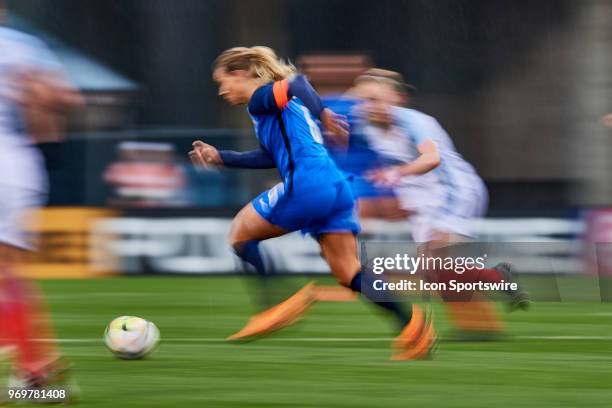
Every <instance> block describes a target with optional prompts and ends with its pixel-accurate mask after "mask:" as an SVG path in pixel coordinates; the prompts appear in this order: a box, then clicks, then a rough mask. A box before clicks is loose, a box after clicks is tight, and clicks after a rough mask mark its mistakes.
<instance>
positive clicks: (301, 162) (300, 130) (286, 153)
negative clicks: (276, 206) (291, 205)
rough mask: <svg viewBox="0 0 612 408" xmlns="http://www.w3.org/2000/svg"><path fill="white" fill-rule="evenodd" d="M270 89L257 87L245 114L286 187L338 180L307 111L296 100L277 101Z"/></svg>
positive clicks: (320, 136) (319, 135)
mask: <svg viewBox="0 0 612 408" xmlns="http://www.w3.org/2000/svg"><path fill="white" fill-rule="evenodd" d="M277 84H278V83H277ZM273 87H274V85H272V84H269V85H265V86H262V87H260V88H259V89H258V90H257V91H256V92H255V93H254V94H253V97H252V98H251V101H250V102H249V107H248V112H249V115H250V116H251V119H252V120H253V123H254V125H255V133H256V135H257V139H258V140H259V143H260V144H261V147H262V148H263V149H264V150H266V151H267V152H268V154H269V155H270V156H271V157H272V158H273V160H274V163H275V164H276V167H277V169H278V171H279V173H280V176H281V178H282V179H283V181H284V183H285V185H286V187H287V188H288V189H289V190H291V189H293V188H294V187H295V185H296V183H297V182H298V181H297V180H298V179H300V181H301V182H309V184H310V183H314V184H316V183H321V182H331V183H333V182H335V181H337V180H339V179H341V178H342V174H341V173H340V172H339V171H338V168H337V167H336V165H335V163H334V162H333V160H331V158H330V157H329V155H328V153H327V150H326V149H325V146H324V145H323V138H322V135H321V131H320V130H319V127H318V125H317V124H316V123H315V121H314V119H313V117H312V115H311V114H310V111H309V110H308V109H307V108H306V106H304V104H303V103H302V102H301V101H300V100H299V99H298V98H291V99H286V100H283V99H282V98H281V99H280V100H279V97H278V93H276V95H277V96H275V93H274V91H273V89H274V88H273Z"/></svg>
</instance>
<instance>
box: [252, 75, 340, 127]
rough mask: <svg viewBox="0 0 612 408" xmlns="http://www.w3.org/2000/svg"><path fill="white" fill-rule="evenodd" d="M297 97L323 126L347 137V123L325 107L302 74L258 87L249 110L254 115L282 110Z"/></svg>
mask: <svg viewBox="0 0 612 408" xmlns="http://www.w3.org/2000/svg"><path fill="white" fill-rule="evenodd" d="M293 97H296V98H299V99H300V100H301V101H302V102H303V103H304V106H306V108H307V109H308V110H309V111H310V113H311V114H312V115H313V116H314V117H315V118H317V119H319V120H320V121H321V123H322V124H323V127H324V128H325V129H326V130H327V131H329V132H331V133H333V134H334V135H336V136H337V137H341V138H346V137H348V124H347V123H346V121H345V120H343V118H342V117H341V116H339V115H336V114H335V113H334V112H333V111H332V110H331V109H329V108H326V107H325V106H324V105H323V102H322V101H321V98H320V97H319V94H317V91H315V90H314V88H313V87H312V85H310V83H309V82H308V80H307V79H306V77H305V76H304V75H296V76H295V77H293V78H292V79H290V80H289V79H283V80H282V81H276V82H274V83H272V84H267V85H264V86H261V87H259V88H258V89H257V90H256V91H255V92H254V93H253V96H252V97H251V100H250V101H249V112H251V113H252V114H254V115H262V114H271V113H277V112H280V111H282V110H283V109H284V108H285V107H286V106H287V104H288V103H289V101H290V100H291V98H293Z"/></svg>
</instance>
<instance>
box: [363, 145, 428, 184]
mask: <svg viewBox="0 0 612 408" xmlns="http://www.w3.org/2000/svg"><path fill="white" fill-rule="evenodd" d="M417 150H418V152H419V157H417V158H416V159H415V160H413V161H411V162H410V163H405V164H401V165H398V166H391V167H387V168H384V169H379V170H375V171H373V172H372V173H370V175H369V179H370V180H372V181H373V182H374V183H377V184H382V185H394V184H396V183H397V182H398V181H399V180H400V179H401V178H402V177H404V176H415V175H419V174H425V173H427V172H429V171H431V170H433V169H435V168H436V167H438V166H439V165H440V154H439V152H438V148H437V147H436V144H435V143H434V141H433V140H431V139H426V140H424V141H423V142H421V143H420V144H419V145H418V146H417Z"/></svg>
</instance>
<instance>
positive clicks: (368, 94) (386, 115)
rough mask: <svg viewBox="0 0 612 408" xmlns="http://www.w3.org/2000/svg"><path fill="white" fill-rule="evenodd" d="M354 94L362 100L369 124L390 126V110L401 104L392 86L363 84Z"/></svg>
mask: <svg viewBox="0 0 612 408" xmlns="http://www.w3.org/2000/svg"><path fill="white" fill-rule="evenodd" d="M355 93H356V95H357V96H359V97H360V98H362V99H364V101H365V102H364V104H363V109H364V111H365V113H366V116H367V118H368V121H369V122H370V123H372V124H374V125H378V126H389V125H390V124H391V122H392V118H391V108H392V107H393V106H398V105H400V104H401V101H400V100H399V99H400V96H399V95H398V93H397V92H396V91H395V90H394V89H393V87H392V86H390V85H387V84H382V83H378V82H374V81H372V82H364V83H362V84H359V85H358V86H357V88H356V89H355Z"/></svg>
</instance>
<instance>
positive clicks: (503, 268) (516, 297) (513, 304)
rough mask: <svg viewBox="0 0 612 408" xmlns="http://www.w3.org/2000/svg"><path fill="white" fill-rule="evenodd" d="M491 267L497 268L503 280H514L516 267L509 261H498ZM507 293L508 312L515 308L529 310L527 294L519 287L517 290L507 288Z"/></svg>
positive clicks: (529, 303) (529, 302) (529, 304)
mask: <svg viewBox="0 0 612 408" xmlns="http://www.w3.org/2000/svg"><path fill="white" fill-rule="evenodd" d="M493 269H495V270H497V271H498V272H499V273H501V275H502V276H503V277H504V280H506V281H507V282H514V283H517V285H518V282H517V281H516V267H515V266H514V265H513V264H511V263H510V262H500V263H498V264H497V265H495V266H494V267H493ZM507 293H508V295H509V296H510V301H509V302H508V309H509V311H510V312H513V311H515V310H517V309H522V310H525V311H527V310H529V307H530V306H531V300H529V294H528V293H527V292H525V291H522V290H520V289H517V290H509V291H508V292H507Z"/></svg>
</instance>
